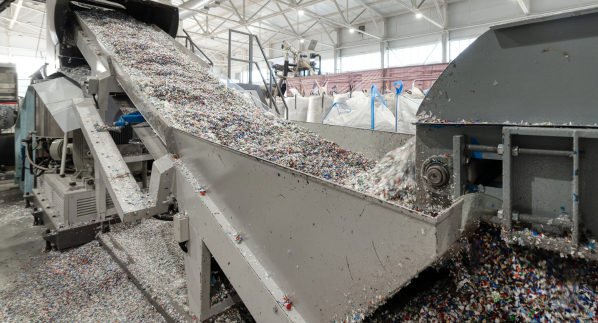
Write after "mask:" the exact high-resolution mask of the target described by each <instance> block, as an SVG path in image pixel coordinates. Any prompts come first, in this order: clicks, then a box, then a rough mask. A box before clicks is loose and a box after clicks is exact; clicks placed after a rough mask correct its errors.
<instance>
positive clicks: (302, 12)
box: [297, 10, 305, 16]
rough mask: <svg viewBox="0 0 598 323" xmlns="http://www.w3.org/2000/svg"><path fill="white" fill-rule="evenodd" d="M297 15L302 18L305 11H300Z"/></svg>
mask: <svg viewBox="0 0 598 323" xmlns="http://www.w3.org/2000/svg"><path fill="white" fill-rule="evenodd" d="M297 13H299V16H302V15H303V14H304V13H305V11H303V10H299V11H297Z"/></svg>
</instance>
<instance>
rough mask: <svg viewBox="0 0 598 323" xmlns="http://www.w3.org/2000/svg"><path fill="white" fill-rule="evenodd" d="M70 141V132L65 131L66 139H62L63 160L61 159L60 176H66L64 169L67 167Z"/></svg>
mask: <svg viewBox="0 0 598 323" xmlns="http://www.w3.org/2000/svg"><path fill="white" fill-rule="evenodd" d="M68 143H69V133H68V131H65V132H64V139H63V141H62V160H60V177H64V170H65V167H66V150H67V146H68Z"/></svg>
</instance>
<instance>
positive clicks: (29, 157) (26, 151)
mask: <svg viewBox="0 0 598 323" xmlns="http://www.w3.org/2000/svg"><path fill="white" fill-rule="evenodd" d="M25 155H26V156H27V160H29V164H31V165H33V167H35V168H37V169H41V170H47V171H49V172H53V171H54V170H55V169H54V168H45V167H41V166H39V165H38V164H36V163H34V162H33V160H31V156H29V149H25Z"/></svg>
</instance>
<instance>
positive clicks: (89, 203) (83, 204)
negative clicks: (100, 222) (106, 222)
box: [77, 196, 96, 217]
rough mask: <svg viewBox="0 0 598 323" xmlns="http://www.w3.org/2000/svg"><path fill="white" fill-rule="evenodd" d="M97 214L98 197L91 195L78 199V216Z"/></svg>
mask: <svg viewBox="0 0 598 323" xmlns="http://www.w3.org/2000/svg"><path fill="white" fill-rule="evenodd" d="M93 214H96V198H95V196H90V197H86V198H81V199H78V200H77V217H81V216H87V215H93Z"/></svg>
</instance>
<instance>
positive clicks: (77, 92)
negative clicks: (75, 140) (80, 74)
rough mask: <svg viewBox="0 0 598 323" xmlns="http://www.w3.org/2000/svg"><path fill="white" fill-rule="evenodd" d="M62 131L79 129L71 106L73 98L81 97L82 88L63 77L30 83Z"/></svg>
mask: <svg viewBox="0 0 598 323" xmlns="http://www.w3.org/2000/svg"><path fill="white" fill-rule="evenodd" d="M31 86H32V87H33V88H34V89H35V91H36V92H37V95H38V96H39V97H40V99H41V100H42V101H43V102H44V104H45V105H46V107H47V108H48V111H49V112H50V113H51V114H52V116H53V117H54V120H56V123H58V126H60V129H62V131H64V132H68V131H72V130H76V129H79V128H80V126H79V121H77V116H76V115H75V112H74V111H73V108H72V106H71V105H72V103H73V99H82V98H83V90H81V88H80V87H78V86H76V85H74V84H73V83H72V82H70V81H69V80H67V79H66V78H64V77H61V78H57V79H54V80H50V81H46V82H42V83H38V84H33V85H31Z"/></svg>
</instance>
